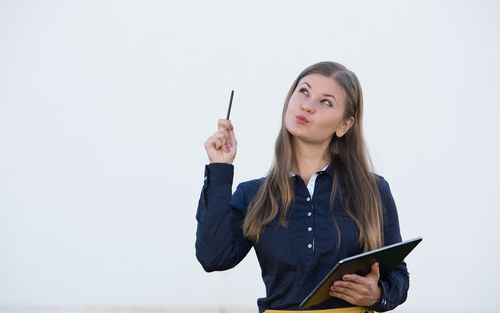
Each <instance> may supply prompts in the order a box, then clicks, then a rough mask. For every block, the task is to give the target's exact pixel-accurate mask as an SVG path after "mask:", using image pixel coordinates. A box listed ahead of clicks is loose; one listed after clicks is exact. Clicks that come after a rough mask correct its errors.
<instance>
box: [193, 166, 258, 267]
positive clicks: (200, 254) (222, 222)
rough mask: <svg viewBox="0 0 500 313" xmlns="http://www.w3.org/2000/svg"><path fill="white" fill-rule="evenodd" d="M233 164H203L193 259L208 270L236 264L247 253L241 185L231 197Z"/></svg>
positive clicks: (243, 196)
mask: <svg viewBox="0 0 500 313" xmlns="http://www.w3.org/2000/svg"><path fill="white" fill-rule="evenodd" d="M233 173H234V166H233V165H231V164H224V163H211V164H209V165H206V166H205V182H204V184H203V188H202V190H201V195H200V200H199V202H198V210H197V212H196V219H197V221H198V226H197V230H196V244H195V247H196V258H197V259H198V261H199V262H200V264H201V265H202V266H203V269H204V270H205V271H207V272H212V271H223V270H227V269H230V268H233V267H234V266H236V265H237V264H238V263H239V262H240V261H241V260H243V258H244V257H245V256H246V255H247V254H248V252H249V251H250V248H251V247H252V243H251V242H250V241H249V240H247V239H246V238H245V237H244V236H243V231H242V225H243V220H244V215H245V214H244V208H245V204H246V199H245V192H244V188H243V186H242V185H241V184H240V185H239V186H238V188H237V189H236V191H235V193H234V195H232V196H231V192H232V184H233Z"/></svg>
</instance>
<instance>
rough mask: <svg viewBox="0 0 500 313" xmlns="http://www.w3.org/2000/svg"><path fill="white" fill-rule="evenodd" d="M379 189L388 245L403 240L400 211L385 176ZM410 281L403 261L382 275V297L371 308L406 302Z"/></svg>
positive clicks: (388, 306)
mask: <svg viewBox="0 0 500 313" xmlns="http://www.w3.org/2000/svg"><path fill="white" fill-rule="evenodd" d="M379 190H380V196H381V200H382V206H383V211H384V245H385V246H388V245H391V244H394V243H397V242H401V241H402V240H401V233H400V230H399V219H398V212H397V209H396V204H395V202H394V198H393V197H392V193H391V189H390V188H389V183H388V182H387V181H386V180H385V179H384V178H383V177H379ZM409 283H410V281H409V274H408V270H407V268H406V263H405V262H404V261H403V262H401V263H400V264H399V265H398V266H396V268H395V269H394V270H393V271H392V272H391V273H390V274H388V275H387V276H385V277H384V276H382V277H380V279H379V285H380V287H381V288H382V297H381V299H380V300H379V301H378V302H376V303H374V304H373V305H371V306H370V307H369V308H370V309H372V310H374V311H378V312H385V311H389V310H392V309H394V308H395V307H396V306H398V305H400V304H401V303H403V302H405V300H406V297H407V294H408V288H409Z"/></svg>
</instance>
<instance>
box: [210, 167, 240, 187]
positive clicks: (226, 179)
mask: <svg viewBox="0 0 500 313" xmlns="http://www.w3.org/2000/svg"><path fill="white" fill-rule="evenodd" d="M233 175H234V165H232V164H227V163H210V164H208V165H205V181H207V180H208V181H209V182H210V183H215V184H232V183H233Z"/></svg>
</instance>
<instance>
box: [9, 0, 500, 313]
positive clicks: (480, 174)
mask: <svg viewBox="0 0 500 313" xmlns="http://www.w3.org/2000/svg"><path fill="white" fill-rule="evenodd" d="M499 8H500V5H499V4H498V2H495V1H440V2H438V1H277V2H272V1H257V2H252V1H201V0H200V1H176V2H173V1H172V2H169V1H79V2H77V1H0V306H4V307H17V306H24V307H26V306H35V307H36V306H67V307H77V306H98V307H99V306H100V307H106V306H115V307H116V306H118V307H223V306H230V307H242V308H245V307H247V308H255V309H256V299H257V298H258V297H261V296H264V293H265V290H264V286H263V283H262V281H261V278H260V269H259V267H258V263H257V261H256V257H255V253H254V252H253V251H252V252H251V253H250V254H249V255H248V256H247V258H246V259H245V260H244V261H243V262H242V263H241V264H240V265H238V266H237V267H236V268H235V269H233V270H231V271H226V272H220V273H211V274H207V273H205V272H204V271H203V270H202V268H201V266H200V265H199V264H198V263H197V261H196V259H195V251H194V241H195V230H196V220H195V213H196V207H197V202H198V197H199V193H200V190H201V186H202V182H203V167H204V164H205V163H206V162H207V157H206V154H205V151H204V148H203V143H204V141H205V140H206V138H207V137H208V136H209V135H211V134H212V133H213V132H215V131H216V122H217V119H219V118H223V117H224V116H225V114H226V109H227V103H228V99H229V93H230V90H231V89H234V90H235V97H234V102H233V110H232V121H233V124H234V126H235V132H236V135H237V138H238V141H239V145H238V155H237V157H236V160H235V167H236V168H235V186H236V184H237V183H239V182H241V181H244V180H248V179H252V178H257V177H261V176H264V175H265V174H266V172H267V170H268V169H269V167H270V165H271V160H272V157H273V155H272V154H273V146H274V140H275V138H276V135H277V131H278V129H279V127H280V117H281V110H282V105H283V101H284V99H285V96H286V93H287V91H288V88H289V87H290V85H291V83H292V82H293V80H294V79H295V77H296V76H297V75H298V74H299V72H300V71H302V69H304V68H305V67H306V66H308V65H310V64H313V63H316V62H318V61H323V60H332V61H337V62H340V63H342V64H344V65H346V66H347V67H348V68H350V69H351V70H353V71H354V72H355V73H356V74H357V75H358V77H359V79H360V81H361V84H362V86H363V91H364V97H365V108H366V109H365V116H364V118H365V124H364V130H365V136H366V141H367V145H368V149H369V151H370V153H371V156H372V160H373V163H374V165H375V171H376V172H377V173H378V174H380V175H382V176H384V177H385V178H386V179H387V180H388V181H389V183H390V186H391V189H392V192H393V196H394V198H395V200H396V204H397V206H398V210H399V216H400V223H401V230H402V235H403V239H410V238H413V237H416V236H422V237H423V238H424V241H423V242H422V243H421V245H420V246H419V247H417V248H416V250H415V251H414V252H413V253H412V254H411V255H410V256H409V257H408V258H407V263H408V268H409V272H410V275H411V283H410V291H409V297H408V300H407V301H406V303H405V304H404V305H402V306H400V307H399V308H398V309H396V312H431V311H434V312H458V311H464V312H467V311H468V312H480V311H482V312H490V311H491V312H498V311H499V309H498V306H497V305H492V304H493V303H495V300H496V299H497V297H498V281H500V271H499V270H498V262H499V261H500V260H499V256H500V254H499V248H498V247H499V246H500V238H499V236H498V234H497V231H496V230H495V226H496V225H497V224H498V219H499V217H500V214H499V209H500V206H499V204H498V187H499V183H498V178H499V176H500V166H499V165H498V162H499V160H500V149H499V144H498V139H496V137H497V135H498V134H500V127H499V126H498V125H499V124H498V122H497V117H498V115H499V113H500V109H499V105H500V103H499V102H500V101H499V100H498V88H499V85H500V74H499V73H500V66H499V65H500V63H499V61H498V56H499V55H500V51H499V50H500V49H499V48H500V36H499V30H500V22H499V19H498V16H499V13H500V12H499V11H500V10H499Z"/></svg>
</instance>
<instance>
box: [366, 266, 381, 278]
mask: <svg viewBox="0 0 500 313" xmlns="http://www.w3.org/2000/svg"><path fill="white" fill-rule="evenodd" d="M366 277H367V278H371V279H374V280H376V281H378V280H379V278H380V268H379V266H378V262H375V263H373V264H372V267H371V271H370V273H368V275H366Z"/></svg>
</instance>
